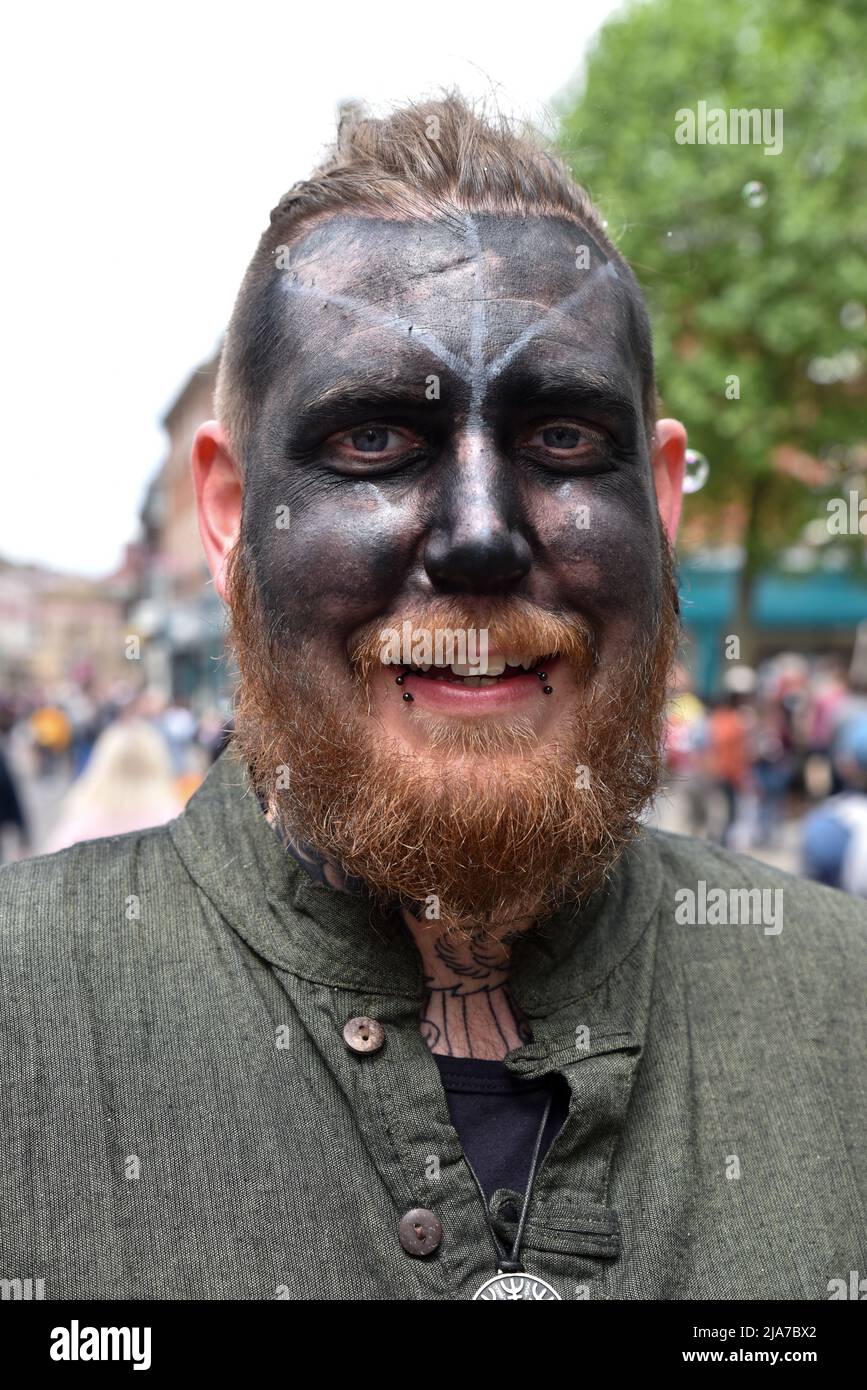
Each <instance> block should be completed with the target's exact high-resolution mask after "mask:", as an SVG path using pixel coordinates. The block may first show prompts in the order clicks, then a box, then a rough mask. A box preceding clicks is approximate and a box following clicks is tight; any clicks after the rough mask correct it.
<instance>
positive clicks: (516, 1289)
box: [473, 1273, 563, 1303]
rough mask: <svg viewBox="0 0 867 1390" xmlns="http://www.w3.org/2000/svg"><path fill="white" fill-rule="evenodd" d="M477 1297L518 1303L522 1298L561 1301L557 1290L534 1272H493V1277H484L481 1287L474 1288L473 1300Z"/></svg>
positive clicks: (536, 1301) (536, 1300)
mask: <svg viewBox="0 0 867 1390" xmlns="http://www.w3.org/2000/svg"><path fill="white" fill-rule="evenodd" d="M477 1298H480V1299H489V1300H496V1299H499V1300H500V1301H501V1302H503V1301H505V1302H507V1303H520V1302H521V1300H522V1299H528V1300H530V1302H533V1303H538V1302H539V1301H540V1300H541V1299H543V1298H556V1300H557V1302H558V1303H562V1302H563V1300H562V1298H561V1297H560V1295H559V1294H558V1292H557V1290H556V1289H553V1288H552V1287H551V1285H550V1284H549V1283H547V1282H546V1280H544V1279H540V1278H539V1277H538V1275H536V1274H502V1273H500V1274H495V1275H494V1277H493V1279H486V1280H485V1282H484V1284H482V1287H481V1288H480V1289H476V1292H475V1293H474V1294H473V1302H475V1301H476V1299H477Z"/></svg>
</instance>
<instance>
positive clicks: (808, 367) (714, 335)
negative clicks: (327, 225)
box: [559, 0, 867, 654]
mask: <svg viewBox="0 0 867 1390" xmlns="http://www.w3.org/2000/svg"><path fill="white" fill-rule="evenodd" d="M865 53H867V6H865V0H848V3H847V0H844V3H842V4H835V5H818V4H816V3H815V0H727V3H726V4H724V5H689V4H684V3H683V0H648V3H639V4H633V5H631V6H630V7H629V8H628V9H626V10H625V11H620V12H618V14H617V16H615V17H614V18H612V19H611V20H610V21H609V22H608V23H607V24H605V25H604V27H603V28H602V30H601V31H600V34H599V36H598V38H597V40H596V42H595V45H594V47H593V48H592V49H591V51H590V53H589V56H588V59H587V63H586V68H585V71H584V74H583V76H582V78H581V80H580V83H579V86H578V89H577V92H576V93H573V94H571V95H570V96H568V97H566V98H564V99H563V100H562V101H561V102H560V103H559V114H560V117H561V148H562V151H563V153H564V154H565V156H566V158H567V161H568V162H569V164H570V166H571V168H572V169H573V172H574V173H575V176H576V177H577V178H578V179H579V180H580V181H581V182H582V183H584V184H585V186H587V188H588V189H589V191H590V193H591V195H592V196H593V198H594V200H595V201H596V202H597V204H598V205H599V206H600V208H601V210H602V213H603V216H604V217H605V218H606V219H607V221H608V232H609V235H610V236H611V237H612V239H613V240H614V242H615V244H616V245H617V246H618V247H619V248H620V250H621V251H622V252H623V254H624V255H625V256H626V257H627V259H628V260H629V261H630V263H631V264H632V266H633V268H634V270H635V272H636V274H637V275H638V277H639V280H640V281H641V283H642V286H643V288H644V290H645V292H646V295H647V298H648V304H649V307H650V311H651V315H652V318H653V323H654V333H655V349H656V360H657V374H658V379H659V387H660V393H661V396H662V399H663V402H664V405H665V409H666V412H667V413H670V414H674V415H676V416H678V417H679V418H680V419H682V420H683V421H684V423H685V424H686V425H687V428H688V430H689V435H690V445H691V447H693V448H695V449H697V450H699V451H700V452H701V453H702V454H705V455H706V456H707V458H708V460H709V462H710V469H711V471H710V480H709V482H708V484H707V487H706V489H705V491H704V492H702V494H701V502H700V505H701V506H702V507H709V508H711V509H713V508H714V507H718V506H719V505H720V503H722V502H725V501H731V500H734V499H737V500H739V501H741V502H742V503H743V504H744V505H745V507H746V514H747V520H746V531H745V536H744V543H745V549H746V560H745V564H744V567H743V570H742V576H741V583H740V596H739V612H738V618H739V622H740V626H739V628H738V631H739V632H740V633H741V634H742V637H743V638H744V639H745V641H746V643H747V650H748V649H749V642H750V629H749V602H750V594H751V589H752V584H753V581H754V579H755V576H756V574H757V573H758V571H759V570H760V569H761V568H763V567H764V566H766V565H767V564H768V563H769V562H770V561H771V559H772V558H773V557H775V556H776V555H778V554H779V551H780V549H781V548H782V547H784V546H785V545H787V544H788V543H790V542H791V541H792V540H793V539H794V538H795V537H796V536H797V535H798V533H799V532H800V531H801V530H802V528H803V526H804V524H805V522H806V521H807V520H808V519H809V518H811V517H812V518H822V517H826V516H827V511H826V501H825V500H824V498H822V497H819V496H818V495H817V492H816V490H815V487H814V488H813V490H811V487H810V486H809V483H810V480H811V473H812V482H813V484H815V482H816V476H817V473H818V474H819V475H821V473H822V471H823V470H822V469H821V468H820V469H818V470H817V469H816V467H815V464H813V467H812V470H811V467H810V463H811V460H815V459H816V458H819V459H821V460H824V461H825V462H826V463H827V464H829V465H830V466H831V467H832V468H835V467H836V468H837V470H838V472H839V476H838V477H837V479H836V482H835V486H834V487H832V488H831V491H832V492H835V493H839V492H840V488H841V483H842V482H843V481H844V475H845V472H846V469H847V467H848V468H851V462H852V457H853V451H852V446H853V445H857V444H858V442H859V441H864V440H865V439H867V413H865V397H867V375H865V368H867V352H865V347H867V309H865V305H867V256H865V250H867V78H865ZM699 102H704V103H705V104H706V110H707V111H711V110H712V109H714V108H722V109H723V110H724V111H725V112H726V113H728V112H729V111H731V110H732V109H736V110H741V109H759V110H762V109H768V110H769V111H771V112H773V111H775V110H777V109H781V110H782V112H783V148H782V151H781V152H780V153H778V154H776V155H774V154H765V152H764V148H763V146H762V145H761V144H722V143H719V144H711V143H706V144H699V143H695V144H688V143H682V144H681V143H678V142H677V140H676V138H675V135H676V131H677V130H678V128H679V127H680V128H682V129H683V128H685V121H684V119H683V117H682V116H681V117H680V118H678V116H677V113H678V112H682V111H683V110H684V109H689V110H691V111H693V112H695V113H697V112H698V104H699ZM771 129H773V127H771ZM732 377H736V378H737V379H738V381H737V384H736V383H734V382H732V381H731V378H732ZM727 390H728V396H727ZM736 390H739V398H735V397H734V392H735V391H736ZM855 452H856V453H858V452H860V453H861V455H862V460H863V449H862V450H860V451H859V450H856V451H855ZM805 456H806V457H805ZM781 465H783V466H781ZM785 465H788V467H789V470H790V471H786V468H785ZM793 472H794V473H796V474H798V473H799V474H800V480H799V479H798V478H797V477H795V476H792V473H793ZM826 493H828V490H827V488H826ZM828 495H830V493H828ZM687 505H688V506H689V503H688V504H687ZM696 505H699V503H698V499H697V500H696V502H694V503H693V504H692V506H693V507H695V506H696ZM863 544H864V542H863V538H861V540H860V548H861V549H862V550H863ZM745 654H746V653H745Z"/></svg>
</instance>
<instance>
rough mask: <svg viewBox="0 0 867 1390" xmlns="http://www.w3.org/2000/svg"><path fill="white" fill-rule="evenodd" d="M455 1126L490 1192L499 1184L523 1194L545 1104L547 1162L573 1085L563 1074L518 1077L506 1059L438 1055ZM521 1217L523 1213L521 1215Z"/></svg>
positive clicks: (566, 1110)
mask: <svg viewBox="0 0 867 1390" xmlns="http://www.w3.org/2000/svg"><path fill="white" fill-rule="evenodd" d="M434 1057H435V1059H436V1064H437V1066H438V1067H439V1072H440V1078H441V1080H442V1083H443V1086H444V1088H445V1092H446V1099H447V1101H448V1107H449V1114H450V1116H451V1121H452V1124H453V1125H454V1127H455V1129H456V1130H457V1132H458V1137H459V1138H460V1141H461V1144H462V1146H463V1150H464V1153H465V1154H466V1156H467V1158H468V1159H469V1162H470V1164H471V1166H472V1168H473V1171H474V1172H475V1174H476V1177H477V1178H478V1180H479V1182H480V1183H481V1186H482V1190H483V1191H484V1193H485V1196H486V1197H487V1198H488V1200H489V1201H490V1199H491V1196H492V1195H493V1193H494V1192H496V1190H497V1188H499V1187H508V1188H511V1189H512V1191H514V1192H520V1193H522V1194H523V1192H524V1191H525V1189H526V1186H527V1178H528V1177H529V1175H530V1164H531V1162H532V1160H533V1148H534V1146H535V1143H536V1136H537V1134H538V1133H539V1126H540V1124H541V1123H542V1114H543V1112H544V1109H545V1102H546V1101H547V1099H548V1096H549V1095H550V1096H551V1109H550V1111H549V1113H548V1119H547V1121H546V1123H545V1133H544V1135H543V1137H542V1146H541V1148H540V1150H539V1164H541V1162H542V1159H543V1158H544V1156H545V1154H546V1152H547V1150H548V1149H549V1147H550V1145H551V1143H552V1141H553V1140H554V1139H555V1137H556V1136H557V1134H558V1133H559V1131H560V1129H561V1128H562V1126H563V1122H564V1121H565V1119H566V1116H567V1114H568V1111H569V1085H568V1083H567V1081H566V1079H565V1077H563V1076H561V1075H560V1073H559V1072H550V1073H549V1074H548V1075H547V1076H541V1077H536V1078H527V1077H519V1076H513V1075H512V1073H511V1072H510V1071H509V1070H508V1068H507V1067H506V1065H505V1063H504V1062H496V1061H488V1060H486V1059H482V1058H478V1057H441V1056H439V1054H437V1053H434ZM516 1216H517V1213H516Z"/></svg>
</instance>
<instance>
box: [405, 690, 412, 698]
mask: <svg viewBox="0 0 867 1390" xmlns="http://www.w3.org/2000/svg"><path fill="white" fill-rule="evenodd" d="M403 698H404V699H405V700H411V699H412V696H411V695H410V693H409V691H408V690H405V691H404V692H403Z"/></svg>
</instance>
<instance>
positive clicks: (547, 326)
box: [244, 215, 661, 682]
mask: <svg viewBox="0 0 867 1390" xmlns="http://www.w3.org/2000/svg"><path fill="white" fill-rule="evenodd" d="M274 276H275V283H274V290H273V295H272V301H271V302H272V312H273V313H274V314H275V315H276V316H277V323H278V326H279V332H280V340H281V349H280V353H279V358H278V365H277V368H276V371H274V373H273V377H272V380H271V384H270V388H269V390H268V393H267V397H266V401H265V406H264V409H263V411H262V413H261V416H260V419H259V421H258V424H257V427H256V429H255V432H254V438H253V445H252V448H251V460H250V465H249V469H248V474H247V484H246V489H245V516H244V536H245V540H246V543H247V546H248V548H249V552H250V554H251V555H252V556H253V557H254V561H255V566H256V574H257V578H258V583H259V585H260V588H261V591H262V595H263V599H264V602H265V606H266V609H267V611H268V613H269V615H271V618H272V621H278V622H279V623H280V625H281V627H282V629H283V632H284V634H285V637H286V639H287V640H288V641H289V642H290V643H291V642H293V641H297V642H298V643H299V646H300V644H301V643H302V642H304V641H305V640H313V641H315V642H316V644H317V649H318V653H319V655H320V657H321V658H322V659H323V660H325V661H327V662H328V663H329V665H331V666H332V668H333V671H334V678H335V681H336V682H338V681H341V680H345V679H347V677H348V668H347V661H346V656H347V650H348V645H349V643H350V641H351V638H352V635H353V634H354V633H355V632H357V630H358V629H359V628H360V627H362V626H363V625H365V624H369V623H370V622H372V621H376V620H377V618H378V617H380V616H386V615H389V614H394V613H399V612H400V609H401V606H402V604H404V603H415V604H418V602H419V601H420V600H421V601H422V602H423V601H424V600H425V599H427V598H429V597H431V596H433V595H438V594H462V595H466V596H469V597H472V596H482V595H485V596H487V595H494V596H508V595H510V594H516V595H521V596H523V597H525V598H528V599H530V600H532V601H533V602H535V603H536V604H538V605H539V606H541V607H543V608H548V609H551V610H555V611H558V612H562V613H564V614H567V615H568V614H572V613H576V612H579V613H582V614H583V615H584V616H585V617H586V618H587V619H588V620H589V621H590V622H591V624H592V625H593V627H594V629H595V631H596V633H597V637H598V652H599V661H600V663H601V664H605V663H606V662H607V661H611V660H614V659H616V657H618V656H619V655H621V654H622V653H623V651H624V650H625V649H626V647H627V646H628V644H629V643H630V641H631V640H632V638H633V636H634V634H635V633H636V632H638V631H642V630H645V629H646V628H647V627H648V625H649V624H650V623H651V622H652V621H653V618H654V616H655V613H656V611H657V608H658V604H659V601H660V564H659V554H660V552H659V547H660V544H661V541H660V533H659V523H658V515H657V509H656V500H655V495H654V491H653V483H652V476H651V471H650V466H649V458H648V452H647V441H646V436H645V430H644V423H643V419H642V382H641V378H640V371H639V367H638V361H637V358H636V345H635V343H634V340H633V337H632V333H631V325H632V323H633V317H632V312H631V304H630V299H629V296H630V293H631V291H630V288H629V286H628V285H627V283H626V281H625V279H624V278H623V277H622V276H621V275H618V271H617V268H616V266H615V265H614V264H613V263H612V262H611V261H609V260H607V259H606V257H605V255H604V253H603V251H602V250H601V249H600V248H599V247H598V246H597V245H596V244H595V242H594V241H593V239H592V237H591V236H590V234H589V233H588V232H587V231H585V230H584V229H583V228H582V227H581V226H580V225H578V224H576V223H572V222H570V221H568V220H565V219H559V218H557V219H555V218H518V217H514V218H513V217H499V216H490V215H474V216H465V217H460V216H456V217H453V218H452V219H451V220H450V221H449V222H447V223H442V224H441V223H431V222H426V221H421V220H420V221H418V222H412V223H408V222H391V221H387V220H381V219H373V218H352V217H337V218H333V219H331V220H329V221H328V222H326V223H323V224H322V225H320V226H318V227H316V228H314V229H313V230H311V231H310V232H308V234H307V235H306V236H304V237H303V238H302V239H301V240H300V241H299V242H298V243H296V244H295V246H294V247H293V248H292V251H291V254H290V257H289V264H288V266H287V267H286V268H284V269H275V271H274ZM353 432H355V433H354V434H353ZM350 436H351V438H350ZM341 440H342V443H341ZM286 507H288V508H289V524H288V526H287V525H286V524H285V510H284V509H285V508H286ZM278 518H280V519H281V521H280V524H278Z"/></svg>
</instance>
